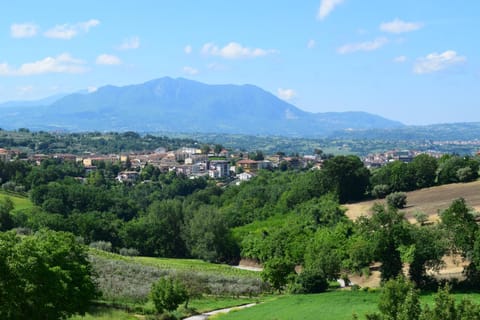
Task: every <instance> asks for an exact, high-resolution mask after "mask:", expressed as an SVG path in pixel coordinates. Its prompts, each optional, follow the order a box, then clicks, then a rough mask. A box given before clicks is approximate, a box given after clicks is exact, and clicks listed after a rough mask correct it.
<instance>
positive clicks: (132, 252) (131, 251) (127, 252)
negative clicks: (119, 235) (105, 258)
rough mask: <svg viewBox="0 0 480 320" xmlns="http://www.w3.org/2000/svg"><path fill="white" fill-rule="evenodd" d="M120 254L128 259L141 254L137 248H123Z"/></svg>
mask: <svg viewBox="0 0 480 320" xmlns="http://www.w3.org/2000/svg"><path fill="white" fill-rule="evenodd" d="M118 253H119V254H120V255H122V256H126V257H135V256H138V255H139V254H140V252H138V250H137V249H135V248H121V249H120V250H119V251H118Z"/></svg>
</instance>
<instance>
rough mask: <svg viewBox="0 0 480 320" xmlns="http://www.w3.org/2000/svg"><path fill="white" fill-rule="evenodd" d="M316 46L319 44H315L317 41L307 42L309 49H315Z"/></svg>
mask: <svg viewBox="0 0 480 320" xmlns="http://www.w3.org/2000/svg"><path fill="white" fill-rule="evenodd" d="M316 44H317V43H316V42H315V40H313V39H312V40H309V41H308V42H307V48H308V49H313V48H315V45H316Z"/></svg>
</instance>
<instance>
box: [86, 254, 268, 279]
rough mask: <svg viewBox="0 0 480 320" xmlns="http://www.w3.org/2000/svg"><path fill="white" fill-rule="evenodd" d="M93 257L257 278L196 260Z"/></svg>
mask: <svg viewBox="0 0 480 320" xmlns="http://www.w3.org/2000/svg"><path fill="white" fill-rule="evenodd" d="M90 252H91V253H92V254H94V255H97V256H101V257H104V258H107V259H111V260H121V261H125V262H129V263H135V264H139V265H144V266H151V267H155V268H158V269H161V270H166V271H175V272H192V273H206V274H215V275H223V276H235V277H240V278H255V279H257V278H259V277H260V275H259V274H258V272H255V271H248V270H241V269H237V268H233V267H232V266H229V265H226V264H215V263H209V262H205V261H203V260H198V259H172V258H151V257H124V256H121V255H118V254H114V253H108V252H105V251H101V250H96V249H90Z"/></svg>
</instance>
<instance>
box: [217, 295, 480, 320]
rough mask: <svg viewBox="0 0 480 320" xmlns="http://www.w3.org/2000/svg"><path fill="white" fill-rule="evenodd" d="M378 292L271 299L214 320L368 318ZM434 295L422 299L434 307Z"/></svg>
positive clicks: (476, 299)
mask: <svg viewBox="0 0 480 320" xmlns="http://www.w3.org/2000/svg"><path fill="white" fill-rule="evenodd" d="M379 296H380V293H379V292H361V291H359V292H351V291H332V292H327V293H321V294H312V295H286V296H281V297H276V298H272V299H270V300H267V301H265V302H264V303H262V304H259V305H257V306H254V307H251V308H247V309H242V310H235V311H232V312H230V313H228V314H225V315H220V316H216V317H214V319H215V320H247V319H263V320H293V319H302V320H310V319H311V320H317V319H322V320H343V319H345V320H350V319H352V315H353V314H354V313H356V314H357V315H358V316H359V319H365V317H364V315H365V313H370V312H374V311H377V303H378V299H379ZM453 296H454V297H455V299H456V300H457V301H460V300H461V299H463V298H468V299H470V300H472V301H473V302H476V303H479V302H480V294H454V295H453ZM434 299H435V294H433V293H428V294H423V295H422V296H421V301H422V303H428V304H430V305H432V304H433V302H434Z"/></svg>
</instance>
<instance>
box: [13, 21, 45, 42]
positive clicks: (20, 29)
mask: <svg viewBox="0 0 480 320" xmlns="http://www.w3.org/2000/svg"><path fill="white" fill-rule="evenodd" d="M37 31H38V26H37V25H35V24H33V23H14V24H12V25H11V26H10V35H11V36H12V37H13V38H30V37H34V36H35V35H36V34H37Z"/></svg>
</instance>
